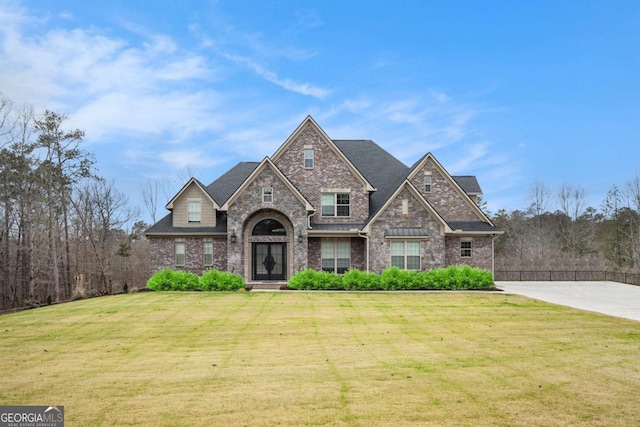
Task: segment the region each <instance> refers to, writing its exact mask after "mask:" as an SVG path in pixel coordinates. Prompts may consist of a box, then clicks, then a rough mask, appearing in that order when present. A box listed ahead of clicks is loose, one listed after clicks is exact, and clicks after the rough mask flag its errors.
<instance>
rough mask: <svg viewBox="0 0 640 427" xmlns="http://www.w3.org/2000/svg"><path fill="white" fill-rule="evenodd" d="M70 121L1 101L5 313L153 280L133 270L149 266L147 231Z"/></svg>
mask: <svg viewBox="0 0 640 427" xmlns="http://www.w3.org/2000/svg"><path fill="white" fill-rule="evenodd" d="M66 120H67V117H66V116H65V115H63V114H58V113H56V112H53V111H45V112H44V113H42V114H36V113H35V112H34V110H33V108H32V107H31V106H29V105H22V106H18V105H15V104H14V103H13V102H12V100H10V99H9V98H7V97H5V96H3V95H2V94H1V93H0V224H1V225H0V310H6V309H10V308H15V307H21V306H24V305H40V304H44V303H51V302H58V301H65V300H69V299H72V298H82V297H86V296H91V295H101V294H109V293H114V292H117V291H121V290H123V289H125V288H126V287H128V286H129V284H131V283H133V282H136V281H139V280H138V279H137V277H136V276H140V275H143V276H145V277H147V276H148V272H146V271H145V270H146V269H143V270H142V271H140V268H131V267H132V265H134V264H136V265H138V266H140V265H147V264H146V256H147V255H146V253H147V251H146V249H145V247H144V246H145V242H144V240H143V239H141V237H142V232H143V231H144V228H145V227H146V226H145V225H144V223H142V222H135V221H134V220H135V219H136V217H137V214H136V212H135V211H133V210H132V209H130V208H129V206H128V204H127V200H126V198H125V196H124V195H123V194H121V193H119V192H118V191H117V190H116V189H115V188H114V186H113V183H110V182H107V181H105V180H104V179H103V178H101V177H100V176H98V175H97V171H96V169H95V159H94V156H93V155H92V154H91V153H90V152H88V151H86V150H84V149H83V148H82V147H81V144H82V141H83V138H84V132H83V131H81V130H78V129H72V130H68V129H65V128H64V124H65V121H66ZM130 224H133V226H131V225H130ZM127 228H129V229H128V230H127ZM142 280H146V278H145V279H142Z"/></svg>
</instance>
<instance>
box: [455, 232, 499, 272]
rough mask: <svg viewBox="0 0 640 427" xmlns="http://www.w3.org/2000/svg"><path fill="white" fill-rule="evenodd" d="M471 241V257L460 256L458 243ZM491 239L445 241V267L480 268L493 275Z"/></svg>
mask: <svg viewBox="0 0 640 427" xmlns="http://www.w3.org/2000/svg"><path fill="white" fill-rule="evenodd" d="M463 240H471V241H472V244H471V247H472V249H471V257H470V258H469V257H464V258H463V257H461V256H460V242H461V241H463ZM492 241H493V237H490V236H481V237H477V236H474V237H454V236H447V238H446V239H445V247H446V263H447V265H454V264H466V265H470V266H471V267H477V268H482V269H483V270H487V271H491V272H492V273H493V242H492Z"/></svg>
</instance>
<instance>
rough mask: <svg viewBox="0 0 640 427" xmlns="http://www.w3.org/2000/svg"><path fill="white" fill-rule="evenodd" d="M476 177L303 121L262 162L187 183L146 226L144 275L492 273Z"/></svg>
mask: <svg viewBox="0 0 640 427" xmlns="http://www.w3.org/2000/svg"><path fill="white" fill-rule="evenodd" d="M480 194H481V190H480V187H479V185H478V182H477V180H476V179H475V177H473V176H459V177H454V176H451V175H449V173H448V172H447V171H446V170H445V169H444V168H443V167H442V165H440V163H439V162H438V161H437V160H436V159H435V157H433V155H432V154H431V153H428V154H426V155H425V156H424V157H423V158H422V159H420V160H419V161H418V162H416V164H415V165H413V166H412V167H408V166H406V165H404V164H403V163H402V162H400V161H399V160H397V159H396V158H395V157H393V156H391V155H390V154H389V153H388V152H386V151H385V150H383V149H382V148H381V147H380V146H378V145H377V144H375V143H374V142H373V141H369V140H332V139H330V138H329V137H328V136H327V135H326V133H325V132H324V131H323V130H322V129H321V128H320V127H319V126H318V124H317V123H316V122H315V121H314V120H313V119H312V118H311V117H310V116H309V117H307V118H306V119H305V120H304V121H303V122H302V123H301V124H300V126H298V128H297V129H296V130H295V131H294V132H293V133H292V134H291V136H290V137H289V138H288V139H287V140H286V141H285V142H284V143H283V144H282V146H280V148H279V149H278V150H277V151H276V153H275V154H274V155H273V156H271V157H266V158H265V159H264V160H262V161H261V162H242V163H239V164H238V165H236V166H235V167H234V168H232V169H231V170H229V171H228V172H227V173H225V174H224V175H222V176H221V177H220V178H218V179H217V180H216V181H214V182H213V183H211V184H209V185H208V186H205V185H204V184H202V183H201V182H199V181H198V180H196V179H195V178H192V179H190V180H189V182H187V183H186V184H185V186H184V187H183V188H182V189H181V190H180V191H179V192H178V194H176V196H174V198H173V199H172V200H170V201H169V203H168V204H167V206H166V208H167V209H168V210H169V211H170V212H169V214H168V215H167V216H165V217H164V218H163V219H161V220H160V221H158V222H157V223H156V224H154V225H152V226H151V227H150V228H149V229H148V230H147V231H146V233H145V234H146V236H147V237H148V238H149V240H150V243H151V245H150V246H151V270H152V271H156V270H158V269H161V268H173V269H185V270H189V271H192V272H195V273H198V274H200V273H202V271H204V270H206V269H209V268H215V269H218V270H224V271H234V272H237V273H239V274H241V275H242V276H243V278H244V279H245V281H247V282H257V281H281V282H282V281H286V280H288V279H290V278H291V277H292V276H293V275H294V274H295V273H296V272H297V271H299V270H302V269H305V268H313V269H317V270H320V269H322V270H326V271H333V272H336V273H342V272H344V271H346V270H347V269H354V268H357V269H360V270H366V271H372V272H376V273H380V272H381V271H382V270H384V269H385V268H388V267H390V266H392V265H395V266H398V267H400V268H406V269H412V270H429V269H433V268H438V267H444V266H447V265H452V264H468V265H471V266H475V267H479V268H482V269H485V270H489V271H492V270H493V240H494V238H495V236H496V235H498V234H500V233H501V232H500V231H498V230H497V229H496V228H495V227H494V225H493V224H492V223H491V221H490V219H489V218H488V217H487V216H486V215H485V214H484V213H483V212H482V211H481V210H480V209H479V208H478V206H477V205H476V203H475V202H476V200H477V197H478V196H479V195H480Z"/></svg>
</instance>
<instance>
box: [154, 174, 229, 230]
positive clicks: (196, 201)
mask: <svg viewBox="0 0 640 427" xmlns="http://www.w3.org/2000/svg"><path fill="white" fill-rule="evenodd" d="M166 208H167V209H168V210H170V211H172V212H173V215H172V216H173V227H186V228H197V227H215V226H216V211H217V210H218V209H220V207H219V206H218V204H217V203H216V202H215V200H213V198H212V197H211V195H210V194H209V193H208V192H207V190H206V187H205V186H204V185H202V183H201V182H200V181H198V180H197V179H195V178H191V179H190V180H189V182H187V183H186V184H185V185H184V187H182V189H181V190H180V191H179V192H178V194H176V195H175V196H174V197H173V199H171V201H169V203H168V204H167V206H166Z"/></svg>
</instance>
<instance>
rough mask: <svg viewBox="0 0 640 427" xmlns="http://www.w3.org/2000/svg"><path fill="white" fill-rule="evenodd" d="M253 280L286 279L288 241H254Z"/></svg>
mask: <svg viewBox="0 0 640 427" xmlns="http://www.w3.org/2000/svg"><path fill="white" fill-rule="evenodd" d="M252 251H253V257H252V259H253V266H252V274H253V280H285V272H286V271H287V244H286V243H253V247H252Z"/></svg>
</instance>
